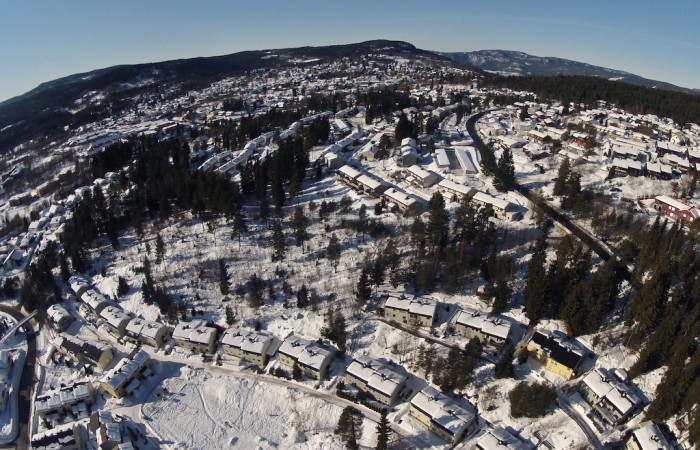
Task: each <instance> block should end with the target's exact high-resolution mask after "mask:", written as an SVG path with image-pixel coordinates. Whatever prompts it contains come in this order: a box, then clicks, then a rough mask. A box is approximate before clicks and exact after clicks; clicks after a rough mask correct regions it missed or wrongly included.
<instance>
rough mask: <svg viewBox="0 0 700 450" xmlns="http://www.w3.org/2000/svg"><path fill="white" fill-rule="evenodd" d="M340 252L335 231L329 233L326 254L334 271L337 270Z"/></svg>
mask: <svg viewBox="0 0 700 450" xmlns="http://www.w3.org/2000/svg"><path fill="white" fill-rule="evenodd" d="M340 252H341V247H340V241H339V240H338V237H337V236H336V235H335V233H333V234H331V238H330V240H329V241H328V247H327V248H326V256H327V257H328V260H329V261H330V262H331V264H332V265H333V270H334V271H335V272H337V271H338V262H339V261H340Z"/></svg>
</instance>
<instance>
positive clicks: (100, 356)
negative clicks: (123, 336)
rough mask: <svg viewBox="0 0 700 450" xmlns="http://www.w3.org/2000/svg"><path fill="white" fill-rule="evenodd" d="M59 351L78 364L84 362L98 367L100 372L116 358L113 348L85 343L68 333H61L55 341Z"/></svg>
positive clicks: (95, 343) (97, 343)
mask: <svg viewBox="0 0 700 450" xmlns="http://www.w3.org/2000/svg"><path fill="white" fill-rule="evenodd" d="M53 345H54V347H55V348H56V350H57V351H59V352H61V353H63V354H64V355H66V356H68V357H70V358H72V359H73V360H74V361H75V362H76V363H78V364H79V363H81V362H82V361H84V360H87V361H88V362H90V363H92V364H95V365H97V367H99V368H100V370H104V369H106V368H107V366H109V364H110V363H111V362H112V359H113V358H114V356H113V355H114V353H113V350H112V347H110V346H109V345H107V344H103V343H101V342H98V341H84V340H82V339H80V338H78V337H76V336H73V335H70V334H68V333H61V334H60V335H58V337H57V338H56V339H54V341H53Z"/></svg>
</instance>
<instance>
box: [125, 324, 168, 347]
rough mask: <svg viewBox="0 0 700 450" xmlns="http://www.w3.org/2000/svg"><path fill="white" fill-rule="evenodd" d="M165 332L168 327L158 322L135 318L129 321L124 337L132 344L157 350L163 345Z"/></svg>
mask: <svg viewBox="0 0 700 450" xmlns="http://www.w3.org/2000/svg"><path fill="white" fill-rule="evenodd" d="M167 332H168V327H166V326H165V325H163V324H162V323H160V322H153V321H150V320H144V319H141V318H136V319H131V321H129V323H128V324H127V326H126V334H125V335H124V336H125V337H126V338H127V339H128V340H130V341H132V342H137V343H141V344H147V345H152V346H153V347H155V348H159V347H160V346H161V345H163V339H164V338H165V335H166V333H167Z"/></svg>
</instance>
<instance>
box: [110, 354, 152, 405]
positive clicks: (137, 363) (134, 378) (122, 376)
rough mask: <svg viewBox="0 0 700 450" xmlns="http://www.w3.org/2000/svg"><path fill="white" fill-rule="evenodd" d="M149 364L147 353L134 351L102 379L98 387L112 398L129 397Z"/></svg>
mask: <svg viewBox="0 0 700 450" xmlns="http://www.w3.org/2000/svg"><path fill="white" fill-rule="evenodd" d="M150 364H151V358H150V356H148V353H146V352H145V351H144V350H136V351H134V352H133V353H132V354H131V355H130V356H129V357H128V358H124V359H122V360H121V361H119V362H118V363H117V365H116V366H114V368H112V370H110V371H109V372H107V373H106V374H105V375H104V376H103V377H102V379H101V380H100V387H101V388H102V390H103V391H104V392H107V393H108V394H109V395H111V396H112V397H114V398H121V397H123V396H124V395H129V394H131V393H132V392H133V391H134V390H136V389H137V388H138V387H139V385H140V382H139V380H138V377H139V375H141V373H143V372H144V371H145V370H146V369H147V368H148V366H149V365H150Z"/></svg>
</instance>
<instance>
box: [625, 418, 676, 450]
mask: <svg viewBox="0 0 700 450" xmlns="http://www.w3.org/2000/svg"><path fill="white" fill-rule="evenodd" d="M624 448H625V450H673V449H675V447H674V446H673V445H671V443H670V442H669V440H668V438H667V437H666V435H665V434H664V432H663V431H662V430H661V428H659V426H658V425H657V424H655V423H653V422H650V421H649V422H644V423H641V424H640V425H639V428H637V429H636V430H634V431H633V432H632V434H630V436H629V438H628V439H627V442H625V447H624Z"/></svg>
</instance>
